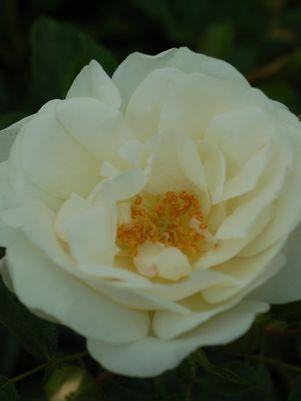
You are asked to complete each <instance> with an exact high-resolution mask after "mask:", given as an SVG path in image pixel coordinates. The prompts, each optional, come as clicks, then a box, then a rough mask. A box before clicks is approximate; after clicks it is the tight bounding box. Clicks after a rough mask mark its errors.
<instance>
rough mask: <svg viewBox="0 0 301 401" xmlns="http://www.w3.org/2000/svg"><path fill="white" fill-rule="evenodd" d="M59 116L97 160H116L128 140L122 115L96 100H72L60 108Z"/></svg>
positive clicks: (65, 101) (65, 102) (62, 102)
mask: <svg viewBox="0 0 301 401" xmlns="http://www.w3.org/2000/svg"><path fill="white" fill-rule="evenodd" d="M56 115H57V118H58V120H59V121H60V122H61V124H62V125H63V126H64V127H65V129H66V130H67V131H68V132H69V134H70V135H71V136H73V137H74V138H76V140H77V141H79V142H80V143H81V144H82V145H83V146H84V147H85V148H86V149H87V150H88V151H89V153H91V154H92V155H93V156H94V157H95V158H96V159H97V160H104V159H106V160H115V159H116V155H115V154H116V150H117V149H118V147H120V146H121V144H122V143H123V142H124V141H125V140H126V139H127V127H126V124H125V121H124V119H123V116H122V115H121V113H120V112H119V111H118V110H116V109H113V108H112V107H110V106H108V105H106V104H105V103H102V102H100V101H99V100H97V99H93V98H88V97H84V98H72V99H68V100H64V101H61V102H60V103H58V104H57V106H56Z"/></svg>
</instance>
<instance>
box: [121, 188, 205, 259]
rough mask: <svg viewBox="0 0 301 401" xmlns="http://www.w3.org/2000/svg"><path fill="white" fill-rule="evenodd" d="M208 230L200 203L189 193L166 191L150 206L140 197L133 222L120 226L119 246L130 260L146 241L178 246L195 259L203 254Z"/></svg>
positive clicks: (136, 199)
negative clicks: (204, 240)
mask: <svg viewBox="0 0 301 401" xmlns="http://www.w3.org/2000/svg"><path fill="white" fill-rule="evenodd" d="M206 228H207V225H206V223H205V221H204V217H203V213H202V208H201V204H200V202H199V201H198V199H197V198H196V196H195V195H193V194H191V193H189V192H188V191H178V192H166V193H165V194H164V195H162V196H159V197H158V198H157V199H156V202H154V203H152V204H151V205H149V203H148V202H147V201H145V200H144V199H143V197H142V196H141V195H137V196H136V198H135V199H134V201H133V204H132V207H131V221H130V222H128V223H124V224H121V225H120V226H119V227H118V231H117V245H118V246H119V247H120V248H121V250H122V254H124V255H125V256H128V257H135V256H136V255H137V252H138V251H137V249H138V247H139V245H142V244H143V243H144V242H147V241H148V242H152V243H162V244H164V245H166V246H172V247H176V248H178V249H180V250H181V251H182V252H183V253H185V254H186V255H187V256H189V257H195V256H197V255H198V254H199V253H200V245H201V242H202V240H203V235H202V231H204V230H205V229H206Z"/></svg>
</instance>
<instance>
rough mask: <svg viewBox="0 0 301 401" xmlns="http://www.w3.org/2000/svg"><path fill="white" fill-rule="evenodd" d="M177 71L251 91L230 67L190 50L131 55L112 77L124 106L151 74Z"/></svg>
mask: <svg viewBox="0 0 301 401" xmlns="http://www.w3.org/2000/svg"><path fill="white" fill-rule="evenodd" d="M166 67H174V68H177V69H178V70H180V71H183V72H185V73H189V74H190V73H193V72H199V73H203V74H206V75H209V76H214V77H217V78H222V79H229V80H235V81H237V82H239V83H240V85H241V86H246V87H248V86H249V84H248V83H247V81H246V79H245V78H244V77H243V76H242V75H241V74H240V73H239V72H238V71H237V70H236V69H235V68H234V67H232V66H231V65H230V64H228V63H226V62H225V61H222V60H218V59H215V58H212V57H208V56H205V55H204V54H198V53H194V52H192V51H191V50H189V49H188V48H185V47H181V48H179V49H176V48H174V49H170V50H167V51H165V52H163V53H159V54H157V55H155V56H149V55H147V54H142V53H138V52H135V53H132V54H130V55H129V56H128V57H127V58H126V59H125V60H124V61H123V62H122V63H121V64H120V66H119V67H118V68H117V70H116V71H115V73H114V74H113V78H112V79H113V81H114V82H115V84H116V85H117V87H118V88H119V90H120V93H121V95H122V100H123V102H124V104H127V102H128V100H129V98H130V96H131V95H132V93H133V92H134V90H135V89H136V87H137V86H138V85H139V83H140V82H142V81H143V80H144V79H145V78H146V77H147V76H148V74H150V73H151V72H152V71H153V70H156V69H159V68H166Z"/></svg>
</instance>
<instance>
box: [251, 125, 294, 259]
mask: <svg viewBox="0 0 301 401" xmlns="http://www.w3.org/2000/svg"><path fill="white" fill-rule="evenodd" d="M285 135H286V137H288V132H285ZM292 147H293V149H294V160H293V163H292V164H293V166H292V168H291V169H290V171H289V172H288V174H287V178H286V180H285V183H284V186H283V189H282V191H281V193H280V194H279V197H278V199H277V203H276V210H275V216H274V218H273V220H272V221H271V223H270V224H269V225H268V226H267V228H266V229H265V230H264V231H263V232H262V234H261V235H259V236H258V237H257V238H256V239H255V240H254V241H253V242H252V243H250V245H249V246H248V247H246V249H245V250H244V256H252V255H254V254H256V253H258V252H261V251H262V250H264V249H266V248H268V247H269V246H271V245H272V244H274V243H275V242H276V241H277V240H279V239H280V238H281V237H283V236H285V235H287V234H288V233H289V232H290V231H291V230H292V229H293V228H294V227H296V225H297V224H298V223H299V221H300V217H301V216H300V211H301V202H300V196H301V193H300V191H301V187H300V182H301V160H300V157H299V155H300V152H301V146H300V133H299V132H298V141H294V142H293V145H292Z"/></svg>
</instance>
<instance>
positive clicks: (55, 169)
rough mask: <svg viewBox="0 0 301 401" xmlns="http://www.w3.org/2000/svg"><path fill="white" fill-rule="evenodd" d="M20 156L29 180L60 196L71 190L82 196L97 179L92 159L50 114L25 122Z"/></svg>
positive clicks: (68, 194) (62, 196) (63, 196)
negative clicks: (26, 123)
mask: <svg viewBox="0 0 301 401" xmlns="http://www.w3.org/2000/svg"><path fill="white" fill-rule="evenodd" d="M22 156H23V166H24V169H25V171H26V172H27V173H28V175H29V176H30V178H31V179H32V181H33V182H34V183H35V184H36V185H37V186H38V187H40V188H42V189H43V190H45V191H46V192H49V193H50V194H52V195H54V196H57V197H59V198H61V199H67V198H68V197H69V196H70V194H71V193H72V192H76V193H78V194H80V195H86V194H87V193H88V192H89V191H91V189H92V188H93V187H94V185H95V184H96V182H97V175H98V166H97V163H96V160H95V159H94V158H93V157H92V155H91V154H89V153H88V152H87V151H86V150H85V149H84V148H83V147H82V146H80V144H79V143H78V142H76V140H75V139H73V138H72V137H71V136H70V135H68V133H67V132H66V131H64V129H63V128H62V126H61V125H60V124H59V123H58V122H57V120H56V119H55V118H54V116H52V115H50V114H46V113H43V114H40V115H37V116H36V117H35V118H33V119H32V120H31V121H30V122H29V123H28V125H27V126H26V130H25V131H24V137H23V154H22Z"/></svg>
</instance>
